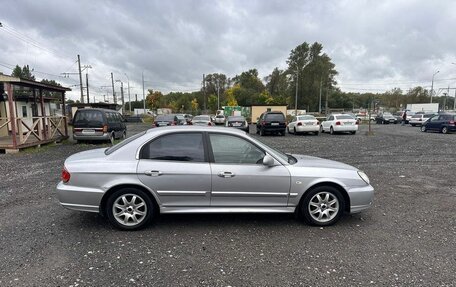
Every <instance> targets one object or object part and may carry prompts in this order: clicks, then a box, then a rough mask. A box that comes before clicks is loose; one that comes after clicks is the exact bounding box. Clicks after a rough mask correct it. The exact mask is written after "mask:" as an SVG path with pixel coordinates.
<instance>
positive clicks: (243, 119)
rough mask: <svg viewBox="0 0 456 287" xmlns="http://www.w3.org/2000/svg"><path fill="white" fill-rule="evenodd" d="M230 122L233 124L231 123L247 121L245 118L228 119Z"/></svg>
mask: <svg viewBox="0 0 456 287" xmlns="http://www.w3.org/2000/svg"><path fill="white" fill-rule="evenodd" d="M228 121H229V122H231V121H233V122H234V121H238V122H240V121H245V118H244V117H228Z"/></svg>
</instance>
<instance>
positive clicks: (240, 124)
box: [225, 116, 249, 133]
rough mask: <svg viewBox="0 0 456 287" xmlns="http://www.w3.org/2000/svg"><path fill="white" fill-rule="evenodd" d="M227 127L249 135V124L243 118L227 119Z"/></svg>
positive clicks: (230, 117) (232, 117)
mask: <svg viewBox="0 0 456 287" xmlns="http://www.w3.org/2000/svg"><path fill="white" fill-rule="evenodd" d="M225 125H226V126H227V127H233V128H237V129H240V130H243V131H245V132H246V133H249V123H248V122H247V120H246V119H245V118H244V117H243V116H229V117H228V118H227V119H226V124H225Z"/></svg>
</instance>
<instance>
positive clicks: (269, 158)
mask: <svg viewBox="0 0 456 287" xmlns="http://www.w3.org/2000/svg"><path fill="white" fill-rule="evenodd" d="M263 165H265V166H274V158H273V157H272V156H270V155H269V154H266V155H265V156H264V158H263Z"/></svg>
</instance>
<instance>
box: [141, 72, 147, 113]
mask: <svg viewBox="0 0 456 287" xmlns="http://www.w3.org/2000/svg"><path fill="white" fill-rule="evenodd" d="M142 84H143V106H144V107H143V113H144V114H145V113H146V93H145V91H144V72H142Z"/></svg>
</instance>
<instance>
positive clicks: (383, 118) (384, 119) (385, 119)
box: [375, 112, 398, 124]
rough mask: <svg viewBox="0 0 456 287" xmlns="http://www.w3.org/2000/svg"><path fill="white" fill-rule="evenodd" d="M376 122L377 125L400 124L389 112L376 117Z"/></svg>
mask: <svg viewBox="0 0 456 287" xmlns="http://www.w3.org/2000/svg"><path fill="white" fill-rule="evenodd" d="M375 122H376V123H377V124H397V123H398V121H397V118H396V117H395V116H393V115H392V114H391V113H388V112H384V113H379V114H378V115H377V116H376V117H375Z"/></svg>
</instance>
